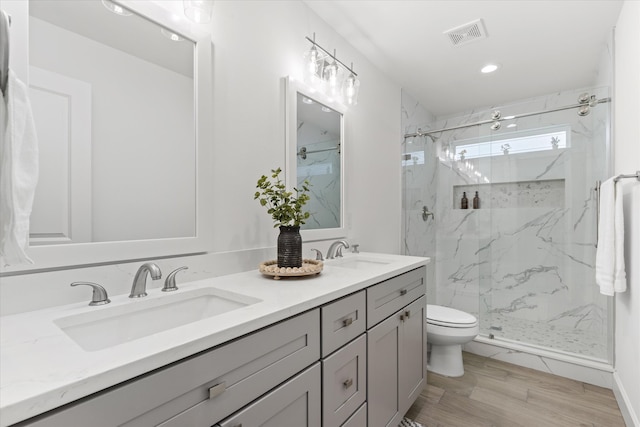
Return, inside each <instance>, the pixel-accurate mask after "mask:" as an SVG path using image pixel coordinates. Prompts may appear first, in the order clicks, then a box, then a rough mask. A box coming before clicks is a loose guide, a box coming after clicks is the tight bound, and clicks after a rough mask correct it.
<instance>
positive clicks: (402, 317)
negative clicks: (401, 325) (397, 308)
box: [400, 314, 404, 322]
mask: <svg viewBox="0 0 640 427" xmlns="http://www.w3.org/2000/svg"><path fill="white" fill-rule="evenodd" d="M400 321H401V322H404V314H401V315H400Z"/></svg>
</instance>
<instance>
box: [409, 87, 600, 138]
mask: <svg viewBox="0 0 640 427" xmlns="http://www.w3.org/2000/svg"><path fill="white" fill-rule="evenodd" d="M607 102H611V98H601V99H598V100H597V101H594V105H596V104H604V103H607ZM585 105H586V106H590V104H588V103H587V104H585V103H578V104H573V105H567V106H564V107H558V108H552V109H550V110H542V111H535V112H532V113H522V114H516V115H514V116H505V117H499V118H496V119H487V120H481V121H478V122H475V123H468V124H464V125H458V126H451V127H448V128H442V129H436V130H430V131H422V130H420V129H418V131H417V132H414V133H407V134H405V135H404V139H407V138H415V137H416V136H431V134H433V133H439V132H446V131H448V130H456V129H464V128H468V127H472V126H480V125H486V124H489V123H495V122H501V121H503V120H513V119H519V118H521V117H529V116H537V115H538V114H545V113H554V112H556V111H562V110H570V109H572V108H579V107H584V106H585ZM431 139H432V140H433V138H431ZM434 142H435V141H434Z"/></svg>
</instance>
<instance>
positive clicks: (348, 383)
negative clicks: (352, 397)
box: [342, 378, 353, 388]
mask: <svg viewBox="0 0 640 427" xmlns="http://www.w3.org/2000/svg"><path fill="white" fill-rule="evenodd" d="M342 385H343V386H344V388H349V387H351V386H352V385H353V378H349V379H348V380H346V381H345V382H343V383H342Z"/></svg>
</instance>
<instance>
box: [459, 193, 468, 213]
mask: <svg viewBox="0 0 640 427" xmlns="http://www.w3.org/2000/svg"><path fill="white" fill-rule="evenodd" d="M460 209H469V199H467V192H466V191H464V192H463V193H462V199H461V200H460Z"/></svg>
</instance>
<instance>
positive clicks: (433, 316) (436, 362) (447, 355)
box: [427, 304, 480, 377]
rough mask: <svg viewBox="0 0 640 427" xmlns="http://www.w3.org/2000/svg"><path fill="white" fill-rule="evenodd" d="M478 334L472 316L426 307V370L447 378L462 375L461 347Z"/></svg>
mask: <svg viewBox="0 0 640 427" xmlns="http://www.w3.org/2000/svg"><path fill="white" fill-rule="evenodd" d="M479 331H480V328H479V326H478V319H476V318H475V316H473V315H471V314H469V313H465V312H464V311H460V310H456V309H453V308H449V307H443V306H440V305H431V304H427V343H429V345H430V348H431V352H430V356H429V360H428V362H427V369H428V370H429V371H431V372H435V373H436V374H440V375H445V376H447V377H460V376H462V375H464V367H463V366H462V344H466V343H468V342H469V341H471V340H472V339H474V338H475V337H476V335H478V333H479Z"/></svg>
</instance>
